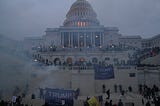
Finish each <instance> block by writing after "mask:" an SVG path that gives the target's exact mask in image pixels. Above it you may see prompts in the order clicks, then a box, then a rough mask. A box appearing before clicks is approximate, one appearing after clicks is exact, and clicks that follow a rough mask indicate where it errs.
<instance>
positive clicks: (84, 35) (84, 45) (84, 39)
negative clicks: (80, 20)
mask: <svg viewBox="0 0 160 106" xmlns="http://www.w3.org/2000/svg"><path fill="white" fill-rule="evenodd" d="M86 37H87V35H86V33H84V47H86Z"/></svg>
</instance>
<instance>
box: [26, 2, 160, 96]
mask: <svg viewBox="0 0 160 106" xmlns="http://www.w3.org/2000/svg"><path fill="white" fill-rule="evenodd" d="M24 46H25V47H24V48H25V49H27V52H28V53H29V54H31V55H32V57H33V59H34V60H35V61H38V62H40V63H43V64H45V65H47V66H49V65H53V66H59V69H57V68H56V70H63V71H64V70H74V71H71V72H69V73H70V74H69V75H71V76H69V77H67V78H66V75H65V78H66V79H65V80H64V81H62V82H59V84H62V85H61V87H63V88H72V89H75V88H80V89H81V93H82V95H83V94H93V93H95V92H101V86H102V85H103V84H107V85H108V87H111V86H112V87H113V85H114V84H122V85H123V86H125V87H127V86H129V85H130V84H131V82H132V86H133V87H135V89H137V85H138V82H137V79H138V78H137V76H136V73H137V71H136V69H135V65H136V64H139V62H140V61H139V59H138V58H139V55H140V54H139V55H137V53H138V51H139V50H142V49H144V48H152V47H160V35H156V36H154V37H152V38H149V39H143V38H142V37H141V36H137V35H136V36H123V35H122V34H120V33H119V29H118V28H117V27H105V26H103V25H101V24H100V22H99V21H98V19H97V15H96V13H95V11H94V10H93V8H92V6H91V5H90V4H89V2H88V1H87V0H76V2H75V3H73V4H72V6H71V8H70V9H69V11H68V13H67V15H66V19H65V20H64V22H63V26H60V27H59V28H47V29H46V31H45V35H43V36H42V37H28V38H25V39H24ZM95 64H102V65H106V66H107V65H113V66H114V71H115V79H113V80H109V81H107V80H103V81H100V82H98V83H96V81H95V80H94V77H93V76H94V71H93V66H94V65H95ZM80 70H88V71H82V72H81V71H80ZM130 74H131V75H132V74H133V75H134V76H133V77H134V78H133V77H132V76H131V77H130ZM67 75H68V74H67ZM78 76H79V77H78ZM86 79H87V80H89V81H90V83H87V82H85V81H86ZM125 79H127V80H128V82H126V83H124V80H125ZM82 82H83V86H81V83H82ZM95 83H96V84H95ZM84 85H85V86H86V87H88V88H89V89H86V88H85V86H84ZM91 88H95V89H92V90H90V89H91Z"/></svg>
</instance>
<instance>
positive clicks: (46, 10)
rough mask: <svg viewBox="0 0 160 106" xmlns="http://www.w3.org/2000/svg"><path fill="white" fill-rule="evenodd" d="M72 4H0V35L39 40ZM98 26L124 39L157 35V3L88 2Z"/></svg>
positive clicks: (34, 0) (19, 0)
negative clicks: (116, 31)
mask: <svg viewBox="0 0 160 106" xmlns="http://www.w3.org/2000/svg"><path fill="white" fill-rule="evenodd" d="M75 1H76V0H0V14H1V16H0V23H1V24H0V34H3V35H6V36H10V37H12V38H16V39H22V38H23V37H29V36H42V35H44V31H45V29H46V28H47V27H53V28H56V27H59V26H62V25H63V21H64V19H65V15H66V13H67V12H68V10H69V8H70V6H71V5H72V4H73V2H75ZM88 1H89V2H90V3H91V5H92V7H93V9H94V10H95V11H96V13H97V16H98V17H97V18H98V19H99V21H100V23H101V25H104V26H106V27H107V26H116V27H119V29H120V33H122V34H124V35H141V36H142V37H144V38H148V37H151V36H155V35H157V34H159V33H160V31H159V27H160V23H159V22H160V11H159V10H160V1H159V0H88Z"/></svg>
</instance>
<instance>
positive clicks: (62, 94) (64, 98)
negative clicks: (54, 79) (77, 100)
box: [45, 88, 75, 106]
mask: <svg viewBox="0 0 160 106" xmlns="http://www.w3.org/2000/svg"><path fill="white" fill-rule="evenodd" d="M74 97H75V91H74V90H64V89H50V88H46V93H45V102H46V103H48V104H49V106H58V105H61V104H68V106H73V98H74Z"/></svg>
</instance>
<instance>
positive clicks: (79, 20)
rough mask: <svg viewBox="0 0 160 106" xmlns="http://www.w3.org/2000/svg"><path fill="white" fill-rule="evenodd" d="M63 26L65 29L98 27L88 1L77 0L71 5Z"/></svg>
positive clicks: (95, 16)
mask: <svg viewBox="0 0 160 106" xmlns="http://www.w3.org/2000/svg"><path fill="white" fill-rule="evenodd" d="M63 25H64V26H65V27H86V26H98V25H99V21H98V20H97V15H96V13H95V11H94V10H93V8H92V6H91V5H90V4H89V2H88V1H86V0H77V1H76V2H75V3H73V4H72V6H71V8H70V10H69V12H68V13H67V15H66V19H65V21H64V23H63Z"/></svg>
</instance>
